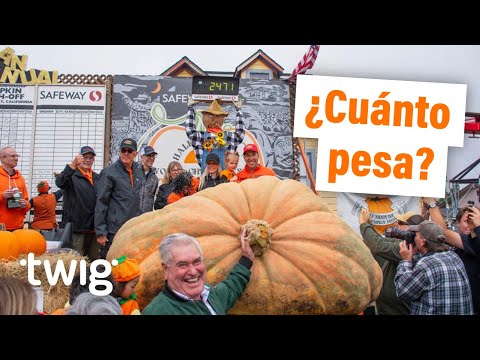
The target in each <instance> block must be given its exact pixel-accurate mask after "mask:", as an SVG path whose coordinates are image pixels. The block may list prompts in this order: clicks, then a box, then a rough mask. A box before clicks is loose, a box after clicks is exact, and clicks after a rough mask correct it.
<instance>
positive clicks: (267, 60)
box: [233, 49, 284, 78]
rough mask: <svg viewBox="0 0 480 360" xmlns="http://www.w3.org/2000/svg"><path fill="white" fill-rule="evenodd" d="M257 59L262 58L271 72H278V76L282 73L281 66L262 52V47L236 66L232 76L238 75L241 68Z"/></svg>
mask: <svg viewBox="0 0 480 360" xmlns="http://www.w3.org/2000/svg"><path fill="white" fill-rule="evenodd" d="M257 59H261V60H263V61H264V62H265V63H266V64H267V65H268V66H269V67H270V68H271V69H272V70H273V72H275V73H277V74H278V77H279V78H280V76H281V75H282V74H283V70H284V69H283V67H281V66H280V65H278V63H277V62H276V61H275V60H273V59H272V58H271V57H270V56H268V55H267V54H265V52H263V50H262V49H258V50H257V51H256V52H255V53H253V54H252V55H251V56H250V57H249V58H248V59H246V60H245V61H243V62H242V63H241V64H240V65H238V66H237V67H236V69H235V72H234V74H233V76H236V77H240V73H241V72H242V70H243V69H245V68H246V67H248V66H249V65H250V64H251V63H252V62H254V61H256V60H257Z"/></svg>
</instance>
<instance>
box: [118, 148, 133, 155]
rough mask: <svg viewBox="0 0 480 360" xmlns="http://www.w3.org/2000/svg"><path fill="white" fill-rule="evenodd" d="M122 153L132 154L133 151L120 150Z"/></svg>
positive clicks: (127, 149)
mask: <svg viewBox="0 0 480 360" xmlns="http://www.w3.org/2000/svg"><path fill="white" fill-rule="evenodd" d="M120 151H121V152H122V153H129V154H131V153H133V150H132V149H129V148H122V150H120Z"/></svg>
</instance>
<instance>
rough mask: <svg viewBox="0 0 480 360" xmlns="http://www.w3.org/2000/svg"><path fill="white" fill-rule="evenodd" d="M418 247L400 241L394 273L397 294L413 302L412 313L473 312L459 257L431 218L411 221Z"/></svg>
mask: <svg viewBox="0 0 480 360" xmlns="http://www.w3.org/2000/svg"><path fill="white" fill-rule="evenodd" d="M409 230H410V231H414V232H415V234H416V235H415V249H416V252H417V253H419V255H417V254H416V255H415V259H414V257H413V247H412V246H410V247H409V248H407V245H406V241H402V242H401V243H400V255H401V256H402V258H403V260H402V261H400V263H399V264H398V267H397V274H396V275H395V289H396V291H397V296H398V297H399V298H400V299H402V300H405V301H408V302H410V305H411V315H473V302H472V293H471V290H470V283H469V282H468V276H467V271H466V270H465V266H464V265H463V262H462V260H460V257H459V256H458V255H457V254H456V253H455V252H454V251H452V250H451V248H450V246H449V245H447V244H446V243H445V240H446V237H445V232H444V231H443V229H442V228H441V227H440V226H439V225H437V224H436V223H434V222H433V221H430V220H425V221H424V222H422V223H421V224H420V225H412V226H410V227H409Z"/></svg>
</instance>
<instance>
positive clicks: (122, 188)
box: [95, 160, 143, 237]
mask: <svg viewBox="0 0 480 360" xmlns="http://www.w3.org/2000/svg"><path fill="white" fill-rule="evenodd" d="M132 172H133V187H132V184H131V182H130V174H129V173H128V171H127V169H126V168H125V165H124V164H123V163H122V162H121V161H120V160H117V161H116V162H114V163H113V164H112V165H110V166H108V167H106V168H105V169H103V170H102V171H101V172H100V177H99V180H98V184H97V185H96V187H95V188H96V194H97V203H96V206H95V232H96V233H97V237H99V236H102V235H105V236H107V235H108V234H116V233H117V231H118V230H119V229H120V228H121V227H122V225H123V224H125V223H126V222H127V221H128V220H130V219H131V218H134V217H135V216H138V215H140V213H141V211H140V192H141V190H142V183H143V180H142V179H143V174H142V170H141V167H140V166H139V165H138V164H137V163H135V162H134V163H133V164H132Z"/></svg>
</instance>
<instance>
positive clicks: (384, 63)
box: [0, 45, 480, 112]
mask: <svg viewBox="0 0 480 360" xmlns="http://www.w3.org/2000/svg"><path fill="white" fill-rule="evenodd" d="M6 46H10V47H12V48H13V49H14V50H15V53H16V54H17V55H28V62H27V67H28V68H35V69H39V70H58V72H59V73H60V74H105V75H107V74H108V75H159V74H160V73H162V72H163V71H165V70H166V69H167V68H169V67H170V66H172V65H173V64H174V63H175V62H177V61H178V60H180V59H181V58H182V57H183V56H188V57H189V58H190V60H192V61H193V62H194V63H195V64H197V65H198V66H199V67H200V68H201V69H203V70H204V71H207V72H208V71H232V72H233V71H234V70H235V68H236V67H237V66H238V65H240V64H241V63H242V62H243V61H244V60H246V59H247V58H248V57H250V56H251V55H252V54H254V53H255V52H256V51H257V50H258V49H262V50H263V51H264V52H266V53H267V55H269V56H270V57H271V58H272V59H273V60H275V61H276V62H277V63H278V64H279V65H280V66H282V67H283V68H284V72H286V73H291V72H292V71H293V69H294V68H295V67H296V66H297V64H298V62H299V61H300V59H301V58H302V56H303V55H304V54H305V53H306V51H307V50H308V47H309V45H0V49H3V48H5V47H6ZM479 64H480V46H478V45H320V51H319V54H318V59H317V61H316V63H315V66H314V67H313V69H312V70H311V71H309V72H310V73H311V74H315V75H328V76H348V77H363V78H372V79H391V80H409V81H428V82H444V83H456V84H467V104H466V105H467V111H470V112H480V66H479Z"/></svg>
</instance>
